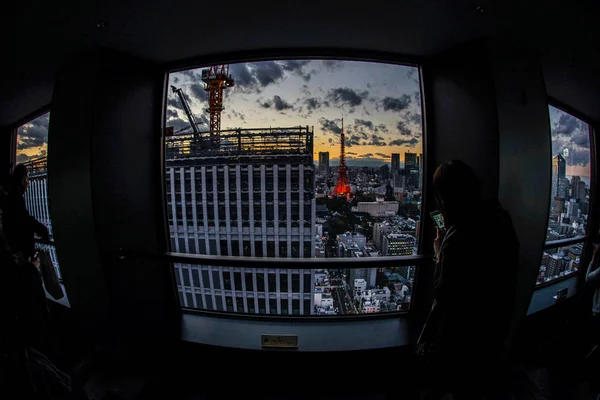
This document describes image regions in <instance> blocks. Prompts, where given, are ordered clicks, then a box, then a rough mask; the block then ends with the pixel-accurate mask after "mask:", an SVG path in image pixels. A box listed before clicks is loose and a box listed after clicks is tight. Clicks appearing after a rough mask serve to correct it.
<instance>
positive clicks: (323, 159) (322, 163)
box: [319, 151, 329, 175]
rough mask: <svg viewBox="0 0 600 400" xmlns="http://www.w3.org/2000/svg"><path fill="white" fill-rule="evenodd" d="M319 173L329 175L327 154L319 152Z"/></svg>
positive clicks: (326, 152)
mask: <svg viewBox="0 0 600 400" xmlns="http://www.w3.org/2000/svg"><path fill="white" fill-rule="evenodd" d="M319 173H320V174H321V175H329V152H328V151H320V152H319Z"/></svg>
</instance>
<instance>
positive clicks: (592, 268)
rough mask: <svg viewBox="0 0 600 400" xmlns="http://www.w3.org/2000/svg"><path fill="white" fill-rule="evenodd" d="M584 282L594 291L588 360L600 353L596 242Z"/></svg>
mask: <svg viewBox="0 0 600 400" xmlns="http://www.w3.org/2000/svg"><path fill="white" fill-rule="evenodd" d="M585 282H586V283H587V284H588V285H590V286H591V287H592V288H593V289H594V297H593V300H592V317H591V324H590V325H591V326H590V335H591V337H592V341H593V343H592V345H593V347H592V350H591V351H590V354H589V355H588V358H589V357H591V355H592V354H597V353H598V352H599V351H600V350H599V347H598V346H599V344H600V243H598V242H596V243H594V254H593V255H592V261H590V265H589V266H588V269H587V272H586V274H585Z"/></svg>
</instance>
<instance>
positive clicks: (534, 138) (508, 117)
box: [489, 42, 552, 334]
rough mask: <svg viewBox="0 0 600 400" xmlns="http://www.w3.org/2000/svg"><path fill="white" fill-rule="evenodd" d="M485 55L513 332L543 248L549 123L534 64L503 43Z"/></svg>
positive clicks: (547, 199) (540, 76) (524, 310)
mask: <svg viewBox="0 0 600 400" xmlns="http://www.w3.org/2000/svg"><path fill="white" fill-rule="evenodd" d="M489 51H490V59H491V60H492V64H493V72H494V83H495V88H496V104H497V110H498V129H499V138H500V142H499V144H500V146H499V168H500V174H499V177H500V180H499V187H498V190H499V200H500V203H501V204H502V205H503V207H504V208H505V209H506V210H507V211H508V212H509V213H510V214H511V217H512V219H513V224H514V226H515V230H516V232H517V236H518V238H519V243H520V258H519V275H518V291H517V299H516V308H515V323H516V324H515V327H517V326H519V325H520V323H521V322H522V319H523V317H524V316H525V315H526V313H527V309H528V307H529V303H530V300H531V296H532V295H533V291H534V288H535V282H536V276H537V273H538V270H539V267H540V260H541V256H542V251H543V246H544V242H545V235H546V225H547V222H548V213H549V207H550V196H549V193H550V179H551V173H552V172H551V161H550V160H551V141H550V118H549V113H548V99H547V96H546V87H545V83H544V79H543V74H542V70H541V67H540V64H539V60H538V59H537V58H536V57H535V56H534V55H532V54H530V53H527V52H525V51H523V50H520V49H518V48H515V47H513V46H509V45H508V44H504V43H498V42H495V43H493V44H491V45H490V47H489ZM514 333H516V330H515V331H513V334H514Z"/></svg>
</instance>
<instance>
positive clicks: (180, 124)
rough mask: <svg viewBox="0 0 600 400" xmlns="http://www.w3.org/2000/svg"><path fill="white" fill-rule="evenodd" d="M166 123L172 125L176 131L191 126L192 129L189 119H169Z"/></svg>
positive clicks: (168, 125)
mask: <svg viewBox="0 0 600 400" xmlns="http://www.w3.org/2000/svg"><path fill="white" fill-rule="evenodd" d="M166 125H167V127H171V126H172V127H173V130H174V131H175V132H177V131H179V130H181V129H185V128H189V129H190V130H191V129H192V127H191V126H190V123H189V122H188V121H184V120H182V119H181V118H175V119H170V120H168V121H167V124H166Z"/></svg>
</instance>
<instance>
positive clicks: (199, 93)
mask: <svg viewBox="0 0 600 400" xmlns="http://www.w3.org/2000/svg"><path fill="white" fill-rule="evenodd" d="M190 91H191V92H192V94H193V95H194V97H195V98H196V99H198V100H200V101H202V100H204V99H206V98H207V96H206V91H205V90H204V85H200V84H199V83H193V84H191V85H190Z"/></svg>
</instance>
